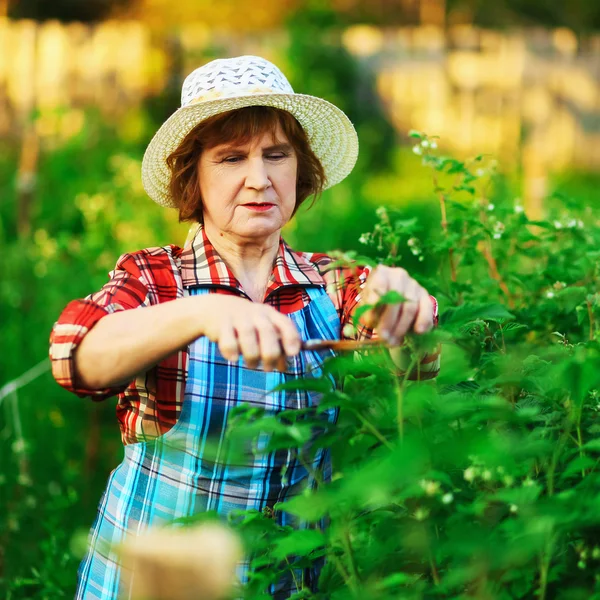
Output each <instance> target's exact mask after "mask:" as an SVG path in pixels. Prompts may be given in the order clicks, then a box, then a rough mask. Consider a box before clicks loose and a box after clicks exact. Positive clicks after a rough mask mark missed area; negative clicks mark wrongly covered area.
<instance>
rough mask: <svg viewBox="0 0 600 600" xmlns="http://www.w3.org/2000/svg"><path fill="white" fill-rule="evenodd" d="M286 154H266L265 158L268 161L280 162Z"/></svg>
mask: <svg viewBox="0 0 600 600" xmlns="http://www.w3.org/2000/svg"><path fill="white" fill-rule="evenodd" d="M286 156H287V154H283V153H282V152H277V153H276V154H267V158H268V159H269V160H281V159H282V158H285V157H286Z"/></svg>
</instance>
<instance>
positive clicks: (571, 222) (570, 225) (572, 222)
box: [567, 219, 577, 229]
mask: <svg viewBox="0 0 600 600" xmlns="http://www.w3.org/2000/svg"><path fill="white" fill-rule="evenodd" d="M567 227H568V228H569V229H575V227H577V219H569V221H568V223H567Z"/></svg>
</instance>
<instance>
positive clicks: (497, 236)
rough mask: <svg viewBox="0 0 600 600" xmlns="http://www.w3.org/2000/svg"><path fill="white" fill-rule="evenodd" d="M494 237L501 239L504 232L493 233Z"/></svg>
mask: <svg viewBox="0 0 600 600" xmlns="http://www.w3.org/2000/svg"><path fill="white" fill-rule="evenodd" d="M493 238H494V239H495V240H500V239H502V234H501V233H495V234H494V235H493Z"/></svg>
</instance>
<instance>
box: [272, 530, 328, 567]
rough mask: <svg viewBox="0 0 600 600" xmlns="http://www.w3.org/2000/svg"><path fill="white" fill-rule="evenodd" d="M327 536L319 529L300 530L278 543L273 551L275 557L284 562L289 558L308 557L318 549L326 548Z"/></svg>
mask: <svg viewBox="0 0 600 600" xmlns="http://www.w3.org/2000/svg"><path fill="white" fill-rule="evenodd" d="M325 543H326V540H325V536H324V535H323V533H322V532H321V531H319V530H317V529H298V530H296V531H292V532H291V533H290V534H289V535H287V536H286V537H284V538H280V539H279V540H277V541H276V543H275V546H274V548H273V551H272V555H273V557H275V558H276V559H278V560H284V559H285V558H286V557H287V556H290V555H292V554H293V555H296V556H306V555H307V554H310V553H311V552H313V551H314V550H316V549H317V548H320V547H321V546H324V545H325Z"/></svg>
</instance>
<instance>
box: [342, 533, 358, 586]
mask: <svg viewBox="0 0 600 600" xmlns="http://www.w3.org/2000/svg"><path fill="white" fill-rule="evenodd" d="M342 542H343V544H344V550H345V551H346V554H347V555H348V562H349V564H350V573H351V577H352V578H353V579H354V581H355V582H356V584H357V589H358V584H359V583H360V577H359V575H358V568H357V566H356V559H355V557H354V551H353V550H352V543H351V541H350V531H349V529H348V523H346V527H344V533H343V535H342Z"/></svg>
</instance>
